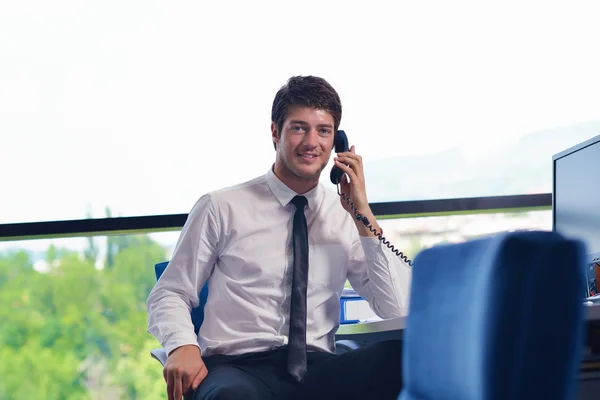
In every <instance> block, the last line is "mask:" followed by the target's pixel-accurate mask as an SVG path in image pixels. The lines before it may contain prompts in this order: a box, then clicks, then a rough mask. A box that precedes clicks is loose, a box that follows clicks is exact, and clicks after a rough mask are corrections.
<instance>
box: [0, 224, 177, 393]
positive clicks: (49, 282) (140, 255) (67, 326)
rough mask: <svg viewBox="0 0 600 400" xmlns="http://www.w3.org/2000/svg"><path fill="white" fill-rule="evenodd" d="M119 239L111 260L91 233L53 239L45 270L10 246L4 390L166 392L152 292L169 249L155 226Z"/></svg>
mask: <svg viewBox="0 0 600 400" xmlns="http://www.w3.org/2000/svg"><path fill="white" fill-rule="evenodd" d="M112 239H113V240H112V241H111V242H112V243H113V252H112V253H111V255H110V257H112V267H111V268H104V269H98V268H96V267H95V265H94V261H95V259H96V257H94V256H93V255H94V254H95V253H94V251H92V250H94V249H96V250H97V247H95V246H94V247H92V246H91V244H90V242H88V247H87V248H86V249H84V251H83V252H82V254H77V253H74V252H72V251H66V250H64V249H59V248H56V247H55V246H50V247H49V248H48V250H47V252H46V254H45V260H46V261H47V262H48V269H47V270H46V271H44V272H38V271H36V270H35V269H34V268H33V261H32V259H31V256H30V255H29V254H28V253H27V252H25V251H17V252H11V253H7V254H4V255H0V302H1V303H2V305H3V307H1V308H0V318H1V320H2V321H3V323H2V324H0V376H1V377H2V379H0V398H2V399H8V400H12V399H25V398H43V399H93V400H98V399H162V398H164V390H165V386H164V380H163V378H162V369H161V367H160V364H158V362H156V361H155V360H153V359H152V358H151V357H150V354H149V350H150V349H151V348H153V347H157V346H158V343H157V342H156V340H155V339H154V338H152V337H151V336H150V335H149V334H148V333H147V332H146V327H147V315H146V308H145V301H146V298H147V295H148V293H149V291H150V290H151V288H152V286H153V285H154V283H155V279H154V272H153V269H152V266H153V265H154V264H155V263H156V262H159V261H163V260H165V258H166V253H165V250H164V249H163V248H162V247H161V246H160V245H158V244H157V243H156V242H154V241H152V240H151V239H150V237H148V236H146V235H138V236H130V237H128V238H127V240H123V238H122V237H121V238H119V237H112ZM119 239H120V240H119ZM107 242H108V240H107ZM107 257H109V256H108V255H107ZM107 261H108V260H107ZM24 377H25V378H26V379H24Z"/></svg>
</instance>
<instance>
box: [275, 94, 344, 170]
mask: <svg viewBox="0 0 600 400" xmlns="http://www.w3.org/2000/svg"><path fill="white" fill-rule="evenodd" d="M271 132H272V135H273V141H274V142H275V143H276V144H277V159H276V162H275V168H276V172H280V173H281V174H283V175H284V176H285V177H287V178H288V179H290V178H291V179H294V180H305V181H318V179H319V176H320V174H321V171H323V169H324V168H325V166H326V165H327V163H328V162H329V157H330V155H331V150H332V148H333V137H334V130H333V117H332V116H331V114H329V113H328V112H327V111H325V110H318V109H314V108H309V107H301V106H296V107H290V109H289V110H288V115H287V118H286V119H285V121H284V123H283V126H282V129H281V134H280V135H279V136H277V127H276V126H275V124H274V123H273V124H272V126H271Z"/></svg>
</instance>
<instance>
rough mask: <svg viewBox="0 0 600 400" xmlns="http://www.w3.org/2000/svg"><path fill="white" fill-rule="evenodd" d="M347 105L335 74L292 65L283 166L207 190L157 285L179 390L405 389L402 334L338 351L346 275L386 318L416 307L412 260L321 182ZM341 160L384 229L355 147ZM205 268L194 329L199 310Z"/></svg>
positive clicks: (344, 186)
mask: <svg viewBox="0 0 600 400" xmlns="http://www.w3.org/2000/svg"><path fill="white" fill-rule="evenodd" d="M341 116H342V106H341V102H340V99H339V96H338V94H337V92H336V91H335V90H334V89H333V88H332V87H331V85H329V83H327V82H326V81H325V80H323V79H322V78H318V77H312V76H306V77H293V78H290V79H289V80H288V82H287V84H286V85H284V86H283V87H281V89H280V90H279V91H278V92H277V94H276V96H275V99H274V102H273V108H272V118H271V119H272V123H271V135H272V139H273V143H274V146H275V151H276V157H275V163H274V164H273V166H272V168H271V169H269V171H268V172H267V173H266V174H265V175H264V176H260V177H258V178H256V179H253V180H251V181H249V182H245V183H242V184H239V185H236V186H233V187H228V188H225V189H222V190H218V191H214V192H212V193H209V194H206V195H204V196H202V197H201V198H200V199H199V200H198V202H197V203H196V204H195V206H194V207H193V209H192V210H191V212H190V214H189V217H188V219H187V221H186V224H185V226H184V227H183V230H182V232H181V236H180V238H179V240H178V242H177V246H176V248H175V251H174V253H173V256H172V259H171V260H170V262H169V265H168V267H167V269H166V270H165V272H164V273H163V275H162V276H161V278H160V280H159V281H158V282H157V284H156V286H155V287H154V289H153V290H152V292H151V293H150V295H149V297H148V313H149V332H151V333H152V334H153V335H154V336H155V337H156V338H157V339H158V340H159V341H160V342H161V344H162V345H163V346H164V347H165V350H166V351H167V354H169V357H168V360H167V362H166V364H165V367H164V377H165V380H166V382H167V393H168V398H169V399H177V400H179V399H180V398H181V396H182V395H185V394H188V395H190V396H192V395H193V398H194V399H197V400H200V399H217V398H218V399H242V398H243V399H260V400H264V399H278V398H284V399H288V398H294V397H296V398H301V399H304V398H310V399H315V398H327V399H332V398H336V397H337V398H344V399H348V398H357V399H366V398H376V399H395V398H396V396H397V395H398V393H399V391H400V389H401V385H402V376H401V345H400V343H399V342H395V341H390V342H382V343H378V344H375V345H373V346H371V347H365V348H363V349H359V350H355V351H351V352H348V353H346V354H343V355H335V354H334V334H335V332H336V330H337V328H338V326H339V308H340V303H339V300H340V295H341V292H342V289H343V287H344V284H345V281H346V279H348V280H349V282H350V283H351V284H352V286H353V288H354V289H355V290H356V291H357V292H358V293H359V294H360V295H361V296H362V297H363V298H365V299H366V300H367V301H368V302H369V304H370V305H371V307H372V309H373V310H374V311H375V312H376V313H377V314H378V315H379V316H380V317H382V318H392V317H397V316H402V315H406V313H407V301H408V287H409V280H410V269H409V268H408V267H407V266H406V265H405V264H404V263H403V262H402V261H401V260H400V259H399V258H398V257H397V256H396V255H395V254H394V253H392V252H391V251H390V250H389V249H388V248H387V247H385V246H384V245H382V243H381V242H380V241H379V239H378V238H377V237H376V236H375V235H374V234H373V233H372V232H371V231H369V229H367V227H366V226H365V225H364V224H363V223H362V222H361V221H359V220H357V219H356V218H354V217H353V216H354V213H353V212H352V210H351V209H350V208H349V206H348V205H347V203H346V202H345V201H343V200H342V199H341V198H340V197H339V196H338V195H337V193H336V191H335V187H334V186H333V185H331V186H330V187H325V186H324V185H323V184H320V183H319V177H320V174H321V172H322V171H323V169H324V168H325V167H326V166H327V164H328V161H329V158H330V155H331V151H332V149H333V143H334V142H333V140H334V134H335V132H336V130H337V129H338V127H339V124H340V120H341ZM334 163H335V165H337V166H338V167H339V168H341V169H342V170H343V171H344V172H345V173H346V175H345V176H344V178H343V180H342V182H341V184H340V187H341V190H342V191H343V192H345V193H347V194H349V196H350V199H351V201H352V203H353V204H354V206H355V207H356V209H357V210H358V212H359V213H360V214H362V215H363V216H365V217H367V218H368V219H369V221H370V222H371V224H372V225H373V228H374V229H375V230H376V231H377V232H381V228H380V227H379V226H378V225H377V222H376V220H375V217H374V215H373V213H372V211H371V209H370V207H369V204H368V201H367V196H366V189H365V179H364V174H363V166H362V160H361V157H360V156H359V155H357V154H356V152H355V149H354V146H352V147H351V148H350V151H348V152H345V153H342V154H338V155H337V156H336V157H335V159H334ZM348 178H349V179H348ZM340 203H341V204H340ZM207 281H208V282H209V296H208V301H207V304H206V306H205V309H204V312H205V315H204V322H203V324H202V327H201V329H200V332H199V334H198V335H196V334H195V333H194V329H193V325H192V322H191V319H190V310H191V308H192V307H196V306H198V293H199V292H200V290H201V288H202V287H203V285H204V284H205V283H206V282H207Z"/></svg>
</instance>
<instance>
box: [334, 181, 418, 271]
mask: <svg viewBox="0 0 600 400" xmlns="http://www.w3.org/2000/svg"><path fill="white" fill-rule="evenodd" d="M336 187H337V192H338V195H340V196H341V197H342V199H344V200H345V201H346V203H348V206H350V209H351V210H352V212H353V213H354V217H355V218H356V219H357V220H359V221H360V222H362V223H363V224H364V225H365V226H366V227H367V228H368V229H369V231H371V233H373V234H374V235H375V236H377V238H378V239H379V240H380V241H381V242H382V243H383V244H385V245H386V246H387V247H388V249H390V250H391V251H392V252H393V253H394V254H396V255H397V256H398V257H400V258H401V259H402V261H404V262H405V263H406V264H408V265H409V266H411V267H412V261H411V260H409V258H408V257H407V256H405V255H404V253H403V252H401V251H400V250H398V249H396V248H395V247H394V245H393V244H391V243H390V241H389V240H387V239H386V238H385V236H383V235H382V234H381V232H377V230H375V229H374V228H373V225H371V222H370V221H369V219H368V218H367V217H365V216H364V215H362V214H359V212H358V210H357V209H356V207H354V203H352V201H350V197H349V196H348V195H347V194H346V193H345V192H341V191H340V185H336Z"/></svg>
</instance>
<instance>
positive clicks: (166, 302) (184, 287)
mask: <svg viewBox="0 0 600 400" xmlns="http://www.w3.org/2000/svg"><path fill="white" fill-rule="evenodd" d="M217 217H218V208H217V205H216V204H215V201H214V199H213V198H212V197H211V195H209V194H207V195H204V196H203V197H201V198H200V199H199V200H198V202H197V203H196V204H195V205H194V207H193V208H192V210H191V211H190V213H189V215H188V218H187V220H186V222H185V225H184V226H183V229H182V231H181V234H180V236H179V239H178V241H177V244H176V246H175V250H174V252H173V255H172V257H171V260H170V261H169V264H168V266H167V268H166V269H165V271H164V272H163V274H162V275H161V277H160V279H159V280H158V281H157V282H156V285H155V286H154V288H153V289H152V290H151V291H150V294H149V295H148V300H147V311H148V332H149V333H151V334H152V335H153V336H154V337H155V338H156V339H157V340H158V341H159V342H160V343H161V345H162V346H163V347H164V348H165V351H166V353H167V354H170V353H171V352H172V351H173V350H174V349H176V348H178V347H180V346H183V345H195V346H198V347H199V345H198V337H197V335H196V333H195V332H194V325H193V323H192V318H191V310H192V308H194V307H197V306H198V305H199V298H198V294H199V293H200V290H201V289H202V287H203V286H204V284H205V283H206V282H207V280H208V278H209V277H210V275H211V274H212V271H213V269H214V265H215V262H216V260H217V257H218V254H217V249H218V246H219V235H218V232H219V226H218V218H217Z"/></svg>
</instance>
